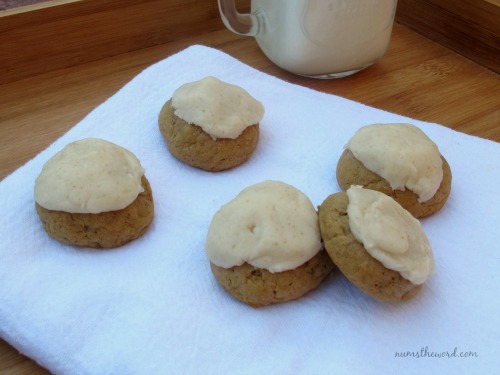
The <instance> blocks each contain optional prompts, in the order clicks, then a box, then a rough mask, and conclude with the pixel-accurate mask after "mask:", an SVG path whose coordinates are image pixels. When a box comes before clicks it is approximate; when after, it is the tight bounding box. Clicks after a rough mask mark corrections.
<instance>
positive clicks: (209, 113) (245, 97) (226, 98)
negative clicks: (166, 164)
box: [158, 77, 264, 171]
mask: <svg viewBox="0 0 500 375" xmlns="http://www.w3.org/2000/svg"><path fill="white" fill-rule="evenodd" d="M263 115H264V107H263V106H262V104H261V103H260V102H259V101H257V100H255V99H254V98H253V97H252V96H251V95H250V94H249V93H248V92H247V91H245V90H244V89H243V88H241V87H239V86H235V85H231V84H228V83H225V82H222V81H220V80H218V79H217V78H214V77H206V78H204V79H202V80H200V81H195V82H190V83H186V84H184V85H182V86H181V87H179V88H178V89H177V90H176V91H175V92H174V94H173V95H172V98H171V99H170V100H169V101H167V103H165V105H164V106H163V108H162V109H161V111H160V115H159V119H158V125H159V128H160V132H161V134H162V135H163V137H164V138H165V141H166V144H167V148H168V150H169V151H170V153H171V154H172V155H173V156H174V157H176V158H177V159H179V160H181V161H183V162H185V163H187V164H189V165H191V166H193V167H197V168H201V169H204V170H207V171H222V170H226V169H230V168H234V167H236V166H238V165H240V164H242V163H243V162H245V161H246V160H248V159H249V158H250V156H251V155H252V153H253V151H254V150H255V148H256V147H257V143H258V140H259V122H260V121H261V119H262V117H263Z"/></svg>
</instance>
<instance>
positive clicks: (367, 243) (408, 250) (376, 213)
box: [347, 186, 434, 285]
mask: <svg viewBox="0 0 500 375" xmlns="http://www.w3.org/2000/svg"><path fill="white" fill-rule="evenodd" d="M347 196H348V197H349V204H348V206H347V215H348V216H349V226H350V228H351V232H352V233H353V235H354V237H355V238H356V239H357V240H358V241H359V242H361V243H363V245H364V247H365V249H366V251H367V252H368V253H369V254H370V255H371V256H372V257H373V258H375V259H377V260H378V261H380V262H381V263H382V264H383V265H384V266H385V267H386V268H389V269H391V270H394V271H397V272H399V273H400V274H401V276H402V277H404V278H405V279H407V280H409V281H411V282H412V283H413V284H415V285H418V284H423V283H424V282H425V280H427V278H428V277H429V275H430V274H431V273H432V271H433V270H434V256H433V254H432V249H431V245H430V243H429V240H428V238H427V236H426V235H425V233H424V231H423V229H422V226H421V225H420V222H419V221H418V220H417V219H415V218H414V217H413V216H412V215H411V214H410V213H409V212H408V211H406V210H405V209H404V208H402V207H401V206H400V205H399V204H398V203H397V202H396V201H395V200H394V199H392V198H391V197H389V196H387V195H385V194H383V193H380V192H378V191H375V190H369V189H363V188H361V187H359V186H351V187H350V188H349V189H348V190H347Z"/></svg>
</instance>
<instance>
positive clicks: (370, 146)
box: [336, 124, 452, 218]
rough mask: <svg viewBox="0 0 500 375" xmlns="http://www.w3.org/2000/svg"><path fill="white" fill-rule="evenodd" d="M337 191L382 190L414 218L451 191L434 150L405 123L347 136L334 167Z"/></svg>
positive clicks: (443, 163) (429, 211)
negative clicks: (354, 189) (348, 137)
mask: <svg viewBox="0 0 500 375" xmlns="http://www.w3.org/2000/svg"><path fill="white" fill-rule="evenodd" d="M336 175H337V181H338V183H339V186H340V188H341V189H342V190H347V189H348V188H349V187H350V186H352V185H359V186H363V187H365V188H368V189H372V190H377V191H380V192H383V193H384V194H387V195H389V196H391V197H392V198H394V199H395V200H396V201H397V202H398V203H399V204H401V205H402V206H403V207H404V208H405V209H406V210H408V211H409V212H410V213H411V214H412V215H413V216H415V217H416V218H421V217H426V216H430V215H432V214H434V213H436V212H437V211H439V210H440V209H441V208H442V207H443V206H444V205H445V203H446V201H447V199H448V197H449V195H450V192H451V180H452V174H451V169H450V166H449V164H448V162H447V161H446V159H445V158H444V157H443V156H442V155H441V154H440V153H439V150H438V148H437V146H436V145H435V144H434V143H433V142H432V141H431V140H430V139H429V138H428V137H427V136H426V135H425V134H424V133H423V132H422V131H421V130H420V129H418V128H416V127H415V126H413V125H410V124H373V125H368V126H366V127H363V128H361V129H360V130H358V132H357V133H356V134H355V135H354V136H353V138H352V139H351V140H350V141H349V143H348V144H347V146H346V150H344V152H343V153H342V155H341V157H340V159H339V161H338V164H337V172H336Z"/></svg>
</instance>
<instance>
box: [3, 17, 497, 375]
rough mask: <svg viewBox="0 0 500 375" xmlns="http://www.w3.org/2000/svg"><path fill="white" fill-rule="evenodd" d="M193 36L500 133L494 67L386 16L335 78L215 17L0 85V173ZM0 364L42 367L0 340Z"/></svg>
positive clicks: (261, 64)
mask: <svg viewBox="0 0 500 375" xmlns="http://www.w3.org/2000/svg"><path fill="white" fill-rule="evenodd" d="M192 44H204V45H208V46H212V47H215V48H218V49H220V50H222V51H224V52H227V53H228V54H230V55H232V56H234V57H236V58H238V59H240V60H241V61H243V62H244V63H246V64H249V65H251V66H253V67H255V68H257V69H259V70H261V71H263V72H266V73H269V74H271V75H274V76H277V77H279V78H281V79H284V80H286V81H289V82H292V83H296V84H299V85H303V86H307V87H310V88H313V89H316V90H319V91H323V92H327V93H331V94H335V95H339V96H342V97H345V98H349V99H352V100H355V101H359V102H362V103H364V104H367V105H370V106H374V107H377V108H381V109H384V110H387V111H391V112H395V113H398V114H401V115H405V116H408V117H412V118H416V119H419V120H425V121H431V122H436V123H440V124H442V125H445V126H448V127H450V128H453V129H456V130H458V131H461V132H465V133H468V134H472V135H476V136H480V137H484V138H489V139H491V140H494V141H497V142H498V141H500V77H499V75H498V74H496V73H494V72H492V71H491V70H488V69H486V68H484V67H483V66H481V65H478V64H477V63H474V62H472V61H471V60H468V59H466V58H464V57H462V56H461V55H459V54H457V53H455V52H453V51H451V50H449V49H447V48H445V47H443V46H441V45H439V44H436V43H434V42H432V41H430V40H429V39H426V38H424V37H423V36H421V35H419V34H417V33H415V32H413V31H411V30H409V29H408V28H406V27H404V26H402V25H400V24H396V25H395V27H394V32H393V37H392V41H391V45H390V48H389V51H388V52H387V54H386V56H385V57H384V58H383V59H382V60H381V61H380V62H379V63H377V64H376V65H374V66H373V67H371V68H369V69H367V70H365V71H363V72H361V73H358V74H356V75H354V76H351V77H347V78H342V79H337V80H314V79H308V78H304V77H299V76H295V75H292V74H289V73H287V72H284V71H282V70H281V69H279V68H277V67H276V66H274V65H272V63H270V62H269V61H268V60H267V59H266V57H265V56H264V55H263V54H262V53H261V52H260V50H259V49H258V47H257V45H256V43H255V42H254V40H253V39H251V38H244V37H240V36H237V35H234V34H232V33H230V32H229V31H227V30H225V29H224V28H223V27H222V24H221V25H220V27H219V28H217V29H216V30H214V31H210V32H204V33H203V34H200V35H190V36H187V37H184V36H180V37H178V38H177V39H176V40H173V41H170V42H167V43H162V44H160V45H157V46H153V47H149V48H145V49H141V50H137V51H131V52H128V53H125V54H120V55H117V56H114V57H109V58H105V59H100V60H98V61H93V62H86V63H83V64H80V65H76V66H73V67H68V68H63V69H57V70H53V71H49V72H46V73H43V74H39V75H35V76H30V77H27V78H24V79H20V80H16V81H13V82H9V83H6V84H3V85H0V134H1V137H0V179H3V178H4V177H5V176H7V175H8V174H9V173H11V172H12V171H14V170H15V169H17V168H18V167H20V166H22V165H23V164H24V163H25V162H27V161H28V160H30V159H31V158H32V157H34V156H35V155H36V154H37V153H39V152H40V151H41V150H43V149H44V148H46V147H47V146H48V145H49V144H50V143H51V142H53V141H54V140H55V139H56V138H58V137H59V136H61V135H62V134H64V132H66V131H67V130H68V129H70V128H71V127H73V126H74V125H75V124H77V123H78V121H80V120H81V119H82V118H83V117H84V116H85V115H86V114H88V113H89V112H90V111H91V110H92V109H94V108H95V107H96V106H98V105H99V104H100V103H102V102H103V101H104V100H105V99H107V98H108V97H110V96H111V95H113V94H114V93H115V92H116V91H117V90H118V89H119V88H120V87H121V86H123V85H124V84H125V83H126V82H128V81H129V80H130V79H131V78H133V77H134V76H135V75H136V74H138V73H139V72H140V71H141V70H143V69H144V68H146V67H148V66H149V65H151V64H152V63H154V62H157V61H159V60H161V59H163V58H166V57H168V56H170V55H172V54H173V53H175V52H178V51H180V50H182V49H184V48H185V47H188V46H189V45H192ZM464 152H466V150H464ZM33 313H34V314H36V312H33ZM0 373H1V374H13V375H20V374H31V375H35V374H47V373H48V372H47V371H46V370H44V369H43V368H41V367H39V366H37V365H36V364H35V363H34V362H33V361H31V360H30V359H28V358H26V357H24V356H22V355H20V354H18V352H17V351H16V350H15V349H14V348H12V347H11V346H9V344H7V343H6V342H4V341H1V340H0Z"/></svg>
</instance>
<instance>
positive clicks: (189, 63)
mask: <svg viewBox="0 0 500 375" xmlns="http://www.w3.org/2000/svg"><path fill="white" fill-rule="evenodd" d="M207 75H212V76H216V77H218V78H219V79H221V80H223V81H226V82H229V83H233V84H236V85H239V86H241V87H243V88H245V89H246V90H247V91H248V92H249V93H250V94H251V95H252V96H254V97H255V98H257V99H258V100H260V101H261V102H262V103H263V104H264V107H265V110H266V112H265V115H264V118H263V120H262V122H261V136H260V140H259V144H258V147H257V149H256V150H255V153H254V155H253V156H252V158H251V159H250V160H249V161H248V162H246V163H245V164H243V165H241V166H240V167H237V168H235V169H232V170H229V171H226V172H219V173H210V172H204V171H201V170H198V169H195V168H192V167H189V166H187V165H185V164H183V163H181V162H179V161H177V160H176V159H174V158H173V157H172V156H171V155H170V154H169V152H168V151H167V149H166V146H165V143H164V141H163V138H162V137H161V135H160V132H159V130H158V126H157V117H158V113H159V111H160V108H161V107H162V105H163V104H164V103H165V102H166V101H167V100H168V99H169V98H170V97H171V95H172V93H173V91H174V90H175V89H176V88H177V87H179V86H180V85H182V84H184V83H186V82H190V81H194V80H198V79H201V78H203V77H205V76H207ZM376 122H411V123H413V124H415V125H417V126H419V127H420V128H421V129H422V130H423V131H424V132H425V133H426V134H427V135H429V136H430V137H431V138H432V139H433V140H434V141H435V142H436V143H437V144H438V147H439V148H440V151H441V153H442V154H443V155H444V156H445V157H446V159H447V160H448V162H449V163H450V165H451V169H452V172H453V184H452V193H451V196H450V199H449V201H448V203H447V205H446V206H445V207H444V209H443V210H442V211H440V212H439V213H437V214H436V215H434V216H432V217H430V218H428V219H424V220H423V227H424V230H425V231H426V233H427V235H428V237H429V239H430V242H431V244H432V246H433V249H434V254H435V258H436V269H435V273H434V274H433V275H432V276H431V277H430V279H429V280H428V282H427V284H426V286H425V288H424V289H423V291H422V293H421V294H420V295H419V296H417V297H416V298H415V299H414V300H411V301H409V302H406V303H399V304H388V303H381V302H377V301H376V300H374V299H372V298H370V297H368V296H367V295H365V294H363V293H362V292H360V291H359V290H357V289H356V288H355V287H354V286H353V285H351V284H350V283H349V282H348V281H347V280H346V279H345V278H344V277H343V276H341V275H339V273H338V272H335V273H333V274H332V275H331V277H329V278H328V279H327V280H326V281H325V282H324V283H323V284H322V285H321V286H320V288H319V289H318V290H316V291H314V292H312V293H309V294H308V295H306V296H304V297H303V298H300V299H298V300H296V301H293V302H289V303H284V304H278V305H273V306H269V307H265V308H260V309H254V308H251V307H248V306H246V305H244V304H242V303H240V302H237V301H236V300H234V299H232V298H231V297H229V296H228V295H227V294H226V293H225V292H224V291H223V290H222V289H221V288H220V287H219V286H218V284H217V283H216V281H215V280H214V278H213V276H212V274H211V271H210V267H209V262H208V259H207V257H206V255H205V251H204V241H205V236H206V233H207V229H208V225H209V223H210V220H211V218H212V216H213V214H214V213H215V212H216V211H217V210H218V209H219V207H220V206H221V205H223V204H225V203H226V202H227V201H229V200H231V199H232V198H234V197H235V196H236V195H237V194H238V193H239V192H240V191H241V190H242V189H243V188H245V187H247V186H249V185H251V184H254V183H257V182H260V181H263V180H266V179H272V180H281V181H283V182H286V183H288V184H291V185H293V186H295V187H297V188H298V189H300V190H301V191H303V192H304V193H305V194H306V195H308V196H309V197H310V199H311V200H312V202H313V204H314V205H315V206H318V205H319V204H321V202H322V201H323V199H325V198H326V197H327V196H328V195H329V194H332V193H334V192H337V191H339V187H338V185H337V182H336V179H335V168H336V163H337V160H338V158H339V156H340V154H341V153H342V151H343V146H344V145H345V144H346V142H347V141H348V139H349V138H350V137H351V136H352V135H353V133H354V132H355V131H356V130H357V129H358V128H359V127H361V126H363V125H366V124H369V123H376ZM86 137H99V138H103V139H106V140H108V141H111V142H114V143H116V144H119V145H120V146H123V147H125V148H127V149H129V150H130V151H132V152H133V153H134V154H135V155H136V156H137V157H138V158H139V159H140V161H141V163H142V165H143V166H144V168H145V169H146V176H147V178H148V179H149V181H150V183H151V186H152V189H153V195H154V202H155V219H154V222H153V224H152V227H151V228H150V230H149V231H148V232H147V233H146V234H145V235H144V236H143V237H141V238H140V239H138V240H136V241H134V242H132V243H130V244H128V245H125V246H123V247H122V248H118V249H115V250H107V251H93V250H88V249H82V248H75V247H72V246H67V245H63V244H60V243H58V242H57V241H54V240H52V239H51V238H49V237H48V236H47V235H46V234H45V232H44V231H43V228H42V226H41V224H40V222H39V220H38V217H37V215H36V212H35V209H34V201H33V186H34V180H35V178H36V176H37V175H38V173H39V172H40V170H41V167H42V165H43V164H44V163H45V162H46V161H47V160H48V159H49V158H50V157H51V156H52V155H53V154H55V153H56V152H57V151H59V150H60V149H62V148H63V147H64V146H65V145H66V144H68V143H69V142H72V141H75V140H78V139H82V138H86ZM499 160H500V147H499V145H498V144H497V143H495V142H492V141H488V140H484V139H480V138H477V137H472V136H468V135H465V134H462V133H459V132H456V131H453V130H450V129H448V128H445V127H443V126H440V125H437V124H432V123H425V122H421V121H417V120H414V119H409V118H406V117H403V116H399V115H396V114H393V113H388V112H384V111H381V110H378V109H374V108H371V107H368V106H365V105H362V104H360V103H356V102H353V101H349V100H346V99H343V98H340V97H336V96H332V95H328V94H324V93H320V92H316V91H313V90H310V89H307V88H304V87H301V86H296V85H292V84H289V83H286V82H283V81H281V80H278V79H276V78H274V77H271V76H269V75H266V74H264V73H262V72H259V71H257V70H255V69H253V68H251V67H248V66H246V65H244V64H242V63H241V62H239V61H237V60H235V59H234V58H232V57H230V56H228V55H226V54H224V53H222V52H220V51H217V50H214V49H211V48H208V47H204V46H192V47H190V48H188V49H186V50H184V51H182V52H180V53H178V54H176V55H173V56H171V57H169V58H167V59H165V60H163V61H160V62H158V63H157V64H155V65H153V66H151V67H149V68H148V69H146V70H145V71H143V72H142V73H140V74H139V75H138V76H137V77H135V78H134V79H133V80H132V81H131V82H129V83H128V84H127V85H125V86H124V87H123V88H122V89H121V90H120V91H118V92H117V93H116V94H115V95H114V96H112V97H111V98H110V99H108V100H107V101H106V102H104V103H103V104H102V105H101V106H99V107H98V108H96V109H95V110H94V111H92V112H91V113H90V114H89V115H88V116H87V117H86V118H85V119H83V120H82V121H81V122H80V123H79V124H77V125H76V126H75V127H74V128H72V129H71V130H70V131H69V132H68V133H67V134H65V135H64V136H63V137H61V138H60V139H58V140H57V141H56V142H55V143H54V144H52V145H51V146H50V147H49V148H47V149H46V150H45V151H43V152H42V153H40V154H39V155H38V156H36V157H35V158H34V159H33V160H31V161H30V162H28V163H27V164H26V165H24V166H23V167H21V168H20V169H18V170H17V171H15V172H14V173H12V174H11V175H10V176H8V177H7V178H5V179H4V180H3V181H2V182H1V183H0V207H1V208H2V216H1V218H0V223H1V224H0V231H1V232H0V236H1V238H2V241H1V244H0V336H1V337H2V338H4V339H5V340H7V341H8V342H9V343H10V344H12V345H13V346H15V347H16V348H17V349H18V350H19V351H21V352H22V353H24V354H25V355H27V356H29V357H31V358H33V359H34V360H35V361H37V362H39V363H40V364H41V365H42V366H44V367H46V368H48V369H49V370H51V371H52V372H53V373H54V374H71V375H79V374H92V375H105V374H120V375H127V374H134V375H137V374H200V373H203V374H207V375H208V374H217V375H221V374H236V373H238V374H259V373H271V374H275V375H276V374H367V373H370V374H376V373H392V374H396V373H404V374H420V373H429V374H431V373H432V374H436V373H444V372H446V373H454V374H470V373H488V372H490V370H492V369H495V368H496V369H498V368H500V356H499V355H498V342H499V339H500V319H499V317H500V299H499V298H498V294H499V280H500V278H499V272H500V252H499V250H500V248H499V240H500V236H499V234H498V233H499V232H498V228H499V227H500V215H499V212H498V210H499V205H498V202H499V201H500V190H499V189H498V187H499V186H500V174H499V171H500V170H499V166H498V162H499Z"/></svg>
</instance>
